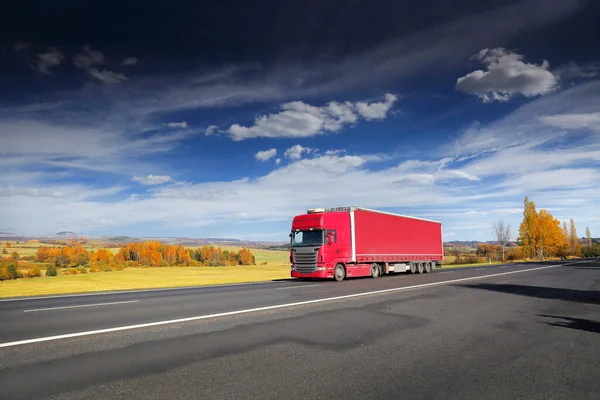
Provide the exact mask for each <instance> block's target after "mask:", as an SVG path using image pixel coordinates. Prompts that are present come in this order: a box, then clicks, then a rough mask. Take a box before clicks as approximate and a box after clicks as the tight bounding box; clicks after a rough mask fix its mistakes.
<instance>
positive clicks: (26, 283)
mask: <svg viewBox="0 0 600 400" xmlns="http://www.w3.org/2000/svg"><path fill="white" fill-rule="evenodd" d="M289 277H290V267H289V265H287V264H271V265H256V266H235V267H169V268H128V269H125V270H123V271H112V272H95V273H88V274H82V275H64V276H60V275H59V276H56V277H47V278H29V279H17V280H11V281H3V282H0V297H4V298H6V297H16V296H36V295H49V294H66V293H85V292H99V291H109V290H132V289H155V288H165V287H181V286H195V285H217V284H225V283H242V282H259V281H268V280H273V279H284V278H289Z"/></svg>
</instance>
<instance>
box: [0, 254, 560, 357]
mask: <svg viewBox="0 0 600 400" xmlns="http://www.w3.org/2000/svg"><path fill="white" fill-rule="evenodd" d="M562 266H564V264H558V265H548V266H544V267H537V268H528V269H522V270H518V271H508V272H500V273H498V274H490V275H480V276H473V277H469V278H460V279H451V280H448V281H441V282H431V283H424V284H420V285H413V286H405V287H399V288H392V289H383V290H375V291H372V292H362V293H355V294H348V295H343V296H335V297H327V298H323V299H315V300H306V301H299V302H296V303H285V304H277V305H273V306H266V307H257V308H248V309H245V310H237V311H229V312H223V313H217V314H208V315H198V316H195V317H188V318H179V319H171V320H165V321H156V322H149V323H145V324H137V325H126V326H117V327H114V328H107V329H98V330H94V331H84V332H75V333H67V334H64V335H55V336H45V337H39V338H34V339H25V340H18V341H14V342H6V343H0V348H3V347H13V346H20V345H24V344H32V343H41V342H49V341H52V340H59V339H69V338H75V337H81V336H90V335H98V334H102V333H111V332H119V331H128V330H132V329H140V328H150V327H154V326H161V325H170V324H178V323H183V322H191V321H200V320H206V319H213V318H218V317H228V316H232V315H240V314H250V313H255V312H260V311H269V310H278V309H282V308H290V307H297V306H304V305H308V304H318V303H326V302H331V301H336V300H344V299H353V298H359V297H365V296H372V295H377V294H383V293H393V292H401V291H404V290H411V289H422V288H427V287H432V286H440V285H446V284H449V283H457V282H467V281H473V280H478V279H485V278H493V277H495V276H505V275H512V274H521V273H524V272H531V271H540V270H544V269H550V268H558V267H562ZM448 272H450V271H448Z"/></svg>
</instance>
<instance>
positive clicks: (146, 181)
mask: <svg viewBox="0 0 600 400" xmlns="http://www.w3.org/2000/svg"><path fill="white" fill-rule="evenodd" d="M131 180H132V181H134V182H138V183H141V184H142V185H147V186H153V185H162V184H163V183H167V182H171V180H172V179H171V177H170V176H167V175H152V174H149V175H148V176H134V177H133V178H131Z"/></svg>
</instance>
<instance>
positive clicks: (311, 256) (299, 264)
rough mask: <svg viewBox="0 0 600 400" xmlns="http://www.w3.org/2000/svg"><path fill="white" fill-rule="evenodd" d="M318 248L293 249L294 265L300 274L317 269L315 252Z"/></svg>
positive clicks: (316, 252)
mask: <svg viewBox="0 0 600 400" xmlns="http://www.w3.org/2000/svg"><path fill="white" fill-rule="evenodd" d="M318 251H319V248H312V247H309V248H298V249H294V267H295V268H296V271H298V272H300V273H301V274H309V273H311V272H315V271H316V270H317V254H318Z"/></svg>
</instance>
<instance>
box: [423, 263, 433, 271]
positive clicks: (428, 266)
mask: <svg viewBox="0 0 600 400" xmlns="http://www.w3.org/2000/svg"><path fill="white" fill-rule="evenodd" d="M431 264H432V263H430V262H426V263H425V273H426V274H428V273H430V272H431V270H432V268H431Z"/></svg>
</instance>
